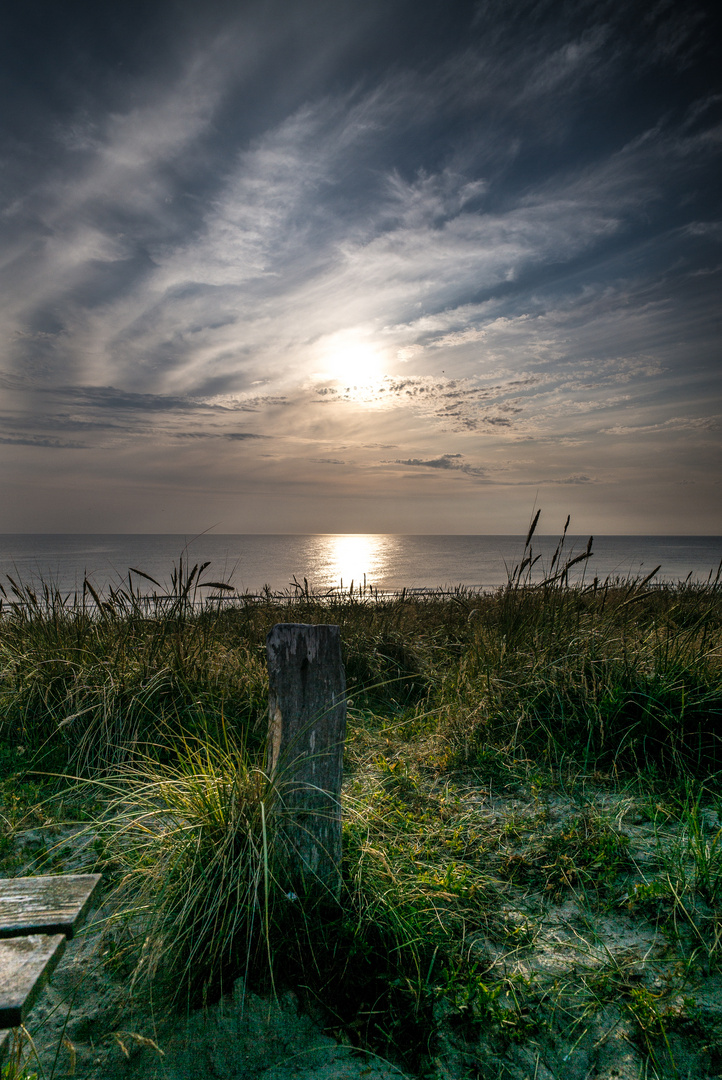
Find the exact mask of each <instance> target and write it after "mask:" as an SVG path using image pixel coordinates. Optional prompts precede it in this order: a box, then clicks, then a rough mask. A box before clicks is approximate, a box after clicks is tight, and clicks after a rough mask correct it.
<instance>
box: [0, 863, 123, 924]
mask: <svg viewBox="0 0 722 1080" xmlns="http://www.w3.org/2000/svg"><path fill="white" fill-rule="evenodd" d="M101 877H102V875H101V874H52V875H47V876H45V877H22V878H3V879H2V880H0V938H14V937H18V936H20V935H28V934H64V935H65V936H66V937H67V938H71V937H72V936H73V934H74V933H75V931H76V930H78V929H79V928H80V926H81V924H82V922H83V920H84V918H85V915H86V913H87V911H88V909H89V907H90V905H91V902H92V900H93V896H94V895H95V892H96V890H97V888H98V886H99V884H100V881H101Z"/></svg>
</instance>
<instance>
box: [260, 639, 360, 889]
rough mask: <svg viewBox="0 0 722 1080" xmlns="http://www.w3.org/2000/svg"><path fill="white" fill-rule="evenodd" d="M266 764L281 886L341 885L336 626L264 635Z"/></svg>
mask: <svg viewBox="0 0 722 1080" xmlns="http://www.w3.org/2000/svg"><path fill="white" fill-rule="evenodd" d="M266 652H267V657H268V676H269V686H270V695H269V731H268V768H269V772H270V775H271V776H272V777H273V779H274V781H275V783H276V785H277V789H278V793H279V806H278V809H277V811H276V813H277V817H276V821H275V826H276V829H277V830H278V833H277V841H278V849H277V850H278V852H279V855H280V867H279V870H280V872H281V873H282V874H283V885H284V887H286V886H287V887H288V889H289V890H290V891H292V892H295V893H297V894H299V895H302V896H303V895H305V896H309V895H315V896H316V897H317V898H323V897H327V898H330V897H336V898H338V896H339V894H340V891H341V775H342V769H343V748H344V740H345V738H346V676H345V673H344V669H343V661H342V659H341V634H340V631H339V628H338V626H313V625H307V624H305V623H278V624H277V625H276V626H274V627H273V629H272V630H271V631H270V633H269V634H268V637H267V638H266Z"/></svg>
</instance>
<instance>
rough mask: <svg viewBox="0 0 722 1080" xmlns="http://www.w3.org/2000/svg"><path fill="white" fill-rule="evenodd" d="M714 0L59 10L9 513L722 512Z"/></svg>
mask: <svg viewBox="0 0 722 1080" xmlns="http://www.w3.org/2000/svg"><path fill="white" fill-rule="evenodd" d="M718 45H719V41H718V39H717V38H716V37H715V33H714V27H713V23H712V12H711V7H708V6H707V5H705V4H699V3H696V0H689V2H687V3H684V4H680V3H671V2H668V0H659V2H655V0H645V2H644V3H640V4H637V3H634V2H624V3H622V2H621V0H614V2H610V0H590V2H587V0H571V2H568V3H564V2H560V0H554V2H546V0H539V2H536V0H481V2H476V0H469V2H465V0H464V2H462V0H363V2H361V0H235V2H233V3H227V2H221V0H204V2H203V3H202V4H201V3H198V2H197V0H167V2H166V0H143V2H142V3H136V2H134V0H124V2H122V3H120V4H98V3H96V2H94V3H81V2H78V0H65V2H64V3H62V4H58V3H57V2H55V0H26V2H24V3H19V2H16V3H12V4H10V5H9V6H8V8H6V11H5V14H4V17H3V25H2V29H1V30H0V93H1V96H2V101H3V109H2V114H1V115H0V532H8V533H9V532H13V533H14V532H51V533H52V532H71V533H74V532H109V533H115V532H141V533H143V532H160V533H196V532H202V531H203V530H206V529H213V530H215V531H218V532H221V533H270V532H277V533H319V532H323V533H344V532H350V533H365V532H380V533H383V532H385V533H478V534H484V533H522V532H524V531H525V529H526V526H527V524H528V521H529V519H530V516H531V513H532V511H533V508H535V507H542V508H543V511H544V521H545V522H546V524H547V526H548V529H547V530H545V531H551V532H554V531H556V529H557V526H558V527H559V528H561V526H562V525H563V523H564V519H565V517H566V515H567V514H571V516H572V526H571V529H572V531H573V532H577V533H596V534H600V533H622V534H624V533H628V534H633V533H641V534H655V533H668V534H695V533H696V534H715V535H719V534H722V510H721V506H722V498H721V496H722V489H721V488H720V476H721V475H722V471H721V468H720V466H721V465H722V461H721V455H720V420H721V417H722V406H721V405H720V382H721V376H722V370H721V368H722V364H721V360H722V356H721V348H720V340H721V334H720V305H721V292H720V284H721V279H722V185H721V184H720V176H721V175H722V123H721V117H722V84H721V81H720V78H719V48H718Z"/></svg>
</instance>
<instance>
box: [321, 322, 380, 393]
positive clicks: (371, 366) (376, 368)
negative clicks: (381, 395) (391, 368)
mask: <svg viewBox="0 0 722 1080" xmlns="http://www.w3.org/2000/svg"><path fill="white" fill-rule="evenodd" d="M384 366H385V365H384V356H383V353H382V352H381V350H380V349H378V348H377V347H376V346H375V345H372V344H371V343H370V342H366V341H359V340H358V339H353V338H350V337H348V338H347V337H345V336H343V337H342V336H341V335H334V338H333V339H331V340H329V342H328V344H327V346H326V348H325V349H324V353H323V356H322V358H321V367H322V372H323V374H324V375H325V376H326V378H330V379H334V380H335V381H336V382H340V383H346V384H347V385H357V386H358V385H361V386H367V385H368V384H369V383H373V382H377V381H378V380H379V379H380V378H382V377H383V374H384Z"/></svg>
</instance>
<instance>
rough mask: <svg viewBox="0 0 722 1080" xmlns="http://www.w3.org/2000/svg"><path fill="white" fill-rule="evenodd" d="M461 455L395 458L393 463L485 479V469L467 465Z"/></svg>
mask: <svg viewBox="0 0 722 1080" xmlns="http://www.w3.org/2000/svg"><path fill="white" fill-rule="evenodd" d="M461 458H462V455H461V454H442V455H441V456H440V457H437V458H430V459H428V460H423V459H422V458H397V459H396V460H395V462H394V464H395V465H411V466H415V467H420V468H424V469H444V470H451V471H453V472H461V473H464V474H465V475H466V476H477V477H485V476H486V475H487V471H486V469H482V468H479V467H478V466H475V465H468V464H466V463H465V462H463V461H462V460H461Z"/></svg>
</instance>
